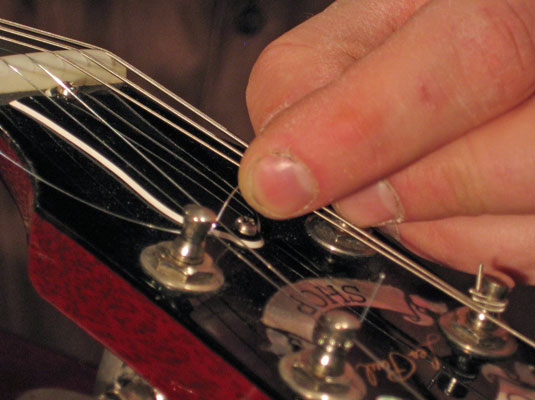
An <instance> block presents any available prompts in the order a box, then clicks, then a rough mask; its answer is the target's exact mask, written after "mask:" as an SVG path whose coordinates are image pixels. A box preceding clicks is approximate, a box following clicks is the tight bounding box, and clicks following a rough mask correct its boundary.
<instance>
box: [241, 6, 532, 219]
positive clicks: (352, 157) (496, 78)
mask: <svg viewBox="0 0 535 400" xmlns="http://www.w3.org/2000/svg"><path fill="white" fill-rule="evenodd" d="M513 3H514V5H515V7H516V8H513V6H512V4H513ZM522 8H523V9H522ZM520 11H521V12H520ZM534 21H535V2H532V1H531V0H524V1H520V0H518V1H512V0H511V1H503V0H477V1H476V0H474V1H470V2H465V1H449V0H437V1H434V2H432V3H430V4H429V5H427V6H425V7H424V8H423V9H422V10H421V11H420V12H418V13H417V15H415V16H414V18H412V19H411V20H410V21H409V22H408V23H407V24H406V25H405V26H404V27H403V28H401V29H399V30H398V31H397V32H396V33H395V34H393V35H392V36H391V37H390V39H388V40H387V41H386V42H385V43H384V44H383V45H381V46H380V47H379V48H377V49H376V50H374V51H373V52H371V53H370V54H368V55H367V56H366V57H364V58H363V59H362V60H360V61H358V62H356V63H355V64H353V65H352V66H351V67H349V68H347V69H346V70H345V72H344V73H343V74H342V76H340V77H339V78H337V79H335V80H334V81H333V82H331V83H330V84H328V85H326V86H324V87H322V88H320V89H318V90H316V91H314V92H313V93H311V94H309V95H307V96H305V97H304V98H303V99H301V100H299V101H298V102H297V103H295V104H293V105H292V106H290V107H289V108H287V109H286V110H284V111H282V112H281V113H279V114H278V115H277V116H276V117H275V118H274V119H272V120H271V122H270V123H269V124H268V125H267V126H266V128H265V129H264V132H263V133H262V135H261V136H260V137H259V138H257V139H256V140H255V141H254V142H253V143H252V145H251V146H250V148H249V150H248V151H247V153H246V155H245V157H244V158H243V161H242V167H241V170H240V175H239V179H240V187H241V190H242V193H243V195H244V197H245V198H246V199H247V200H248V201H249V202H251V204H252V205H253V207H255V208H257V209H258V210H259V211H260V212H261V213H263V214H265V215H267V216H271V217H273V218H285V217H291V216H296V215H300V214H304V213H306V212H309V211H311V210H313V209H316V208H318V207H320V206H323V205H326V204H329V203H331V202H332V201H333V200H335V199H339V198H341V197H343V196H346V195H348V194H350V193H352V192H355V191H356V190H357V189H359V188H362V187H364V186H365V185H367V184H370V183H372V182H374V181H377V180H378V179H380V178H382V177H385V176H388V175H390V174H391V173H393V172H394V171H396V170H399V169H401V168H402V167H404V166H406V165H407V164H408V163H410V162H412V161H414V160H416V159H418V158H420V157H422V156H424V155H425V154H427V153H429V152H431V151H433V150H434V149H436V148H438V147H439V146H441V145H444V144H445V143H447V142H449V141H452V140H453V139H455V138H457V137H459V136H460V135H462V134H463V133H465V132H466V131H468V130H469V129H472V128H474V127H476V126H478V125H480V124H482V123H484V122H486V121H487V120H489V119H491V118H494V117H496V116H498V115H500V114H501V113H503V112H506V111H507V110H509V109H511V108H512V107H514V106H516V105H517V104H518V103H520V102H522V101H523V100H525V99H526V98H527V97H529V95H530V94H531V93H532V92H533V88H534V86H535V68H533V65H535V49H534V47H533V45H532V43H533V41H535V23H533V22H534ZM269 154H271V155H273V154H284V157H285V159H288V158H290V159H292V160H294V162H295V163H296V164H299V163H302V164H304V166H305V167H306V168H301V169H302V170H304V169H308V171H309V173H310V175H311V176H312V178H313V179H314V180H315V181H316V185H312V186H313V187H311V188H309V189H310V190H309V194H310V199H309V200H308V201H307V202H303V204H301V207H297V206H295V202H293V203H292V201H293V200H291V199H292V198H293V196H294V194H295V190H293V188H294V186H285V185H282V186H280V187H277V185H276V183H275V182H276V181H277V179H278V178H277V176H276V174H273V175H272V176H271V177H270V178H269V179H271V180H272V181H273V184H272V185H269V184H268V180H269V179H268V177H263V178H262V179H261V180H260V181H261V182H262V184H255V180H256V178H257V176H255V172H256V171H255V169H256V167H258V165H260V164H259V163H261V159H262V157H264V156H266V155H269ZM297 181H298V180H295V182H297ZM288 182H290V180H288ZM299 182H301V181H299ZM261 185H265V186H269V187H270V190H279V191H280V192H281V193H279V194H277V195H276V196H274V197H273V198H271V197H270V192H268V191H267V190H263V188H262V186H261ZM299 195H301V193H299ZM302 198H303V199H304V196H302ZM272 200H275V202H274V201H272ZM285 200H287V201H288V204H292V207H290V208H288V207H284V204H283V203H284V202H285Z"/></svg>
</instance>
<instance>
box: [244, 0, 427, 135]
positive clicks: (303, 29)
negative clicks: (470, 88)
mask: <svg viewBox="0 0 535 400" xmlns="http://www.w3.org/2000/svg"><path fill="white" fill-rule="evenodd" d="M427 1H428V0H365V1H362V0H359V1H355V0H339V1H335V2H334V3H333V4H332V5H331V6H330V7H328V8H327V9H326V10H325V11H323V12H322V13H320V14H318V15H316V16H314V17H312V18H310V19H309V20H307V21H306V22H305V23H303V24H301V25H299V26H297V27H296V28H294V29H292V30H291V31H289V32H287V33H286V34H284V35H283V36H281V37H280V38H278V39H277V40H275V41H274V42H272V43H271V44H270V45H269V46H268V47H267V48H266V49H265V50H264V51H263V52H262V54H261V55H260V57H259V58H258V60H257V62H256V63H255V66H254V68H253V70H252V72H251V76H250V79H249V84H248V87H247V93H246V98H247V105H248V109H249V116H250V118H251V122H252V124H253V127H254V129H255V131H256V132H257V134H258V133H261V131H262V130H263V127H265V125H266V124H267V123H268V122H269V121H270V120H271V119H272V118H273V117H274V116H275V115H276V114H277V113H278V112H280V111H282V110H283V109H284V108H287V107H289V106H290V105H291V104H293V103H295V102H296V101H297V100H299V99H300V98H302V97H303V96H305V95H306V94H308V93H310V92H312V91H313V90H315V89H318V88H320V87H322V86H324V85H325V84H327V83H329V82H331V81H332V80H333V79H334V78H336V77H338V76H340V75H341V74H342V72H343V71H344V70H345V69H346V68H347V67H348V66H349V65H351V64H353V63H354V62H355V61H356V60H359V59H360V58H362V57H363V56H365V55H366V54H367V53H369V52H370V51H371V50H373V49H375V48H376V47H377V46H379V45H380V44H381V43H382V42H383V41H384V40H385V39H386V38H388V37H389V36H390V35H391V34H392V33H393V32H394V31H396V30H397V29H398V28H399V27H401V26H402V25H403V24H404V23H405V22H406V20H407V19H408V18H409V17H411V16H412V15H413V14H414V12H415V11H416V10H418V9H419V8H420V7H421V6H422V5H423V4H425V3H427Z"/></svg>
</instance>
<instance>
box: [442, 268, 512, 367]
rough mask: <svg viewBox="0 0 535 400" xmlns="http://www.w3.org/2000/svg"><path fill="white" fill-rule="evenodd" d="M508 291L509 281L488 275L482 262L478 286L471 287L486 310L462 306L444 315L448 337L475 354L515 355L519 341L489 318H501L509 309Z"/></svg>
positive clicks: (475, 298)
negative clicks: (507, 308)
mask: <svg viewBox="0 0 535 400" xmlns="http://www.w3.org/2000/svg"><path fill="white" fill-rule="evenodd" d="M508 293H509V286H508V285H507V283H506V282H505V281H504V280H502V279H500V278H498V277H496V276H491V275H484V274H483V266H482V265H480V267H479V273H478V276H477V281H476V286H475V287H474V288H471V289H470V294H471V295H472V300H473V301H474V302H475V303H477V304H478V305H479V306H480V307H481V308H482V309H483V312H476V311H475V310H472V309H469V308H468V307H460V308H458V309H456V310H453V311H451V312H449V313H446V314H444V315H443V316H442V317H441V318H440V320H439V325H440V327H441V329H442V331H443V333H444V335H445V336H446V338H447V339H448V340H449V341H450V342H452V343H453V344H454V345H455V346H456V347H457V349H459V350H461V351H462V352H463V353H465V354H467V355H469V356H472V357H476V358H480V359H501V358H506V357H509V356H510V355H512V354H513V353H514V352H515V351H516V349H517V342H516V340H515V339H514V338H513V337H512V336H511V335H510V334H509V333H508V332H507V331H505V330H504V329H502V328H500V327H499V326H497V325H496V324H495V323H493V322H491V321H489V320H488V318H487V317H488V316H492V317H494V318H497V317H499V316H500V314H501V313H503V312H504V311H505V309H506V307H507V300H506V297H507V295H508Z"/></svg>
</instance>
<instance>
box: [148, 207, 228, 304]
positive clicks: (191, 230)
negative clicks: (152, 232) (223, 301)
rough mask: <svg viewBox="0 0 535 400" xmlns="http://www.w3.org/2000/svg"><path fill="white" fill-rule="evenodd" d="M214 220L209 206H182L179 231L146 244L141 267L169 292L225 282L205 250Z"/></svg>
mask: <svg viewBox="0 0 535 400" xmlns="http://www.w3.org/2000/svg"><path fill="white" fill-rule="evenodd" d="M215 221H216V215H215V214H214V213H213V212H212V211H211V210H209V209H207V208H204V207H201V206H198V205H195V204H191V205H188V206H186V207H184V226H183V229H182V233H181V235H180V236H178V237H177V238H176V239H175V240H173V241H167V242H161V243H158V244H155V245H152V246H149V247H147V248H145V249H144V250H143V251H142V253H141V257H140V261H141V266H142V268H143V271H145V273H146V274H147V275H149V276H150V277H152V278H153V279H154V280H155V281H156V282H157V283H158V284H159V285H160V286H161V287H162V288H163V289H164V290H165V291H167V292H168V293H170V294H178V293H182V292H188V293H206V292H213V291H216V290H218V289H219V288H220V287H221V286H222V285H223V283H224V281H225V278H224V276H223V272H222V271H221V270H220V269H219V268H218V267H217V265H215V263H214V262H213V260H212V258H211V257H210V256H209V255H208V254H206V253H205V251H204V248H205V239H206V236H207V234H208V232H209V231H210V229H211V228H212V226H213V224H214V223H215Z"/></svg>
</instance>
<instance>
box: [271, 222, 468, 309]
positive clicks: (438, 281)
mask: <svg viewBox="0 0 535 400" xmlns="http://www.w3.org/2000/svg"><path fill="white" fill-rule="evenodd" d="M335 217H338V216H335ZM330 222H331V223H335V224H336V222H335V221H330ZM348 225H349V226H351V225H350V224H348ZM339 228H343V227H340V226H339ZM342 230H344V229H342ZM346 233H349V234H351V236H356V235H354V234H352V233H351V232H347V230H346ZM359 233H360V232H359ZM357 239H359V238H358V237H357ZM373 239H375V238H373ZM359 240H361V241H362V239H359ZM375 240H376V239H375ZM365 243H366V242H365ZM366 244H368V243H366ZM368 245H369V244H368ZM381 245H382V243H381ZM370 247H372V248H373V246H370ZM375 250H377V248H375ZM378 251H379V250H378ZM379 252H380V251H379ZM389 258H390V257H389ZM391 259H392V258H391ZM392 260H393V259H392ZM393 261H395V262H396V263H398V264H399V260H393ZM263 262H264V263H265V264H266V265H267V264H269V263H268V262H267V260H263ZM411 272H412V271H411ZM428 278H429V277H428ZM422 279H424V278H422ZM430 279H432V278H430ZM424 280H425V279H424ZM436 282H437V284H443V282H441V281H440V280H438V278H437V279H436ZM434 286H436V285H435V284H434ZM454 298H455V297H454ZM457 300H458V299H457ZM459 301H460V300H459Z"/></svg>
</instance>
